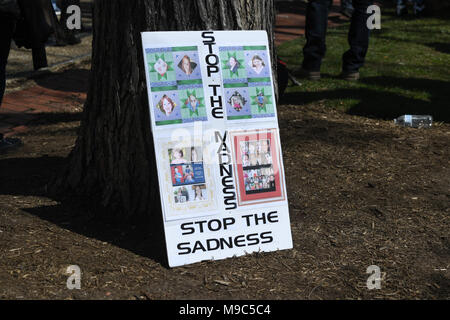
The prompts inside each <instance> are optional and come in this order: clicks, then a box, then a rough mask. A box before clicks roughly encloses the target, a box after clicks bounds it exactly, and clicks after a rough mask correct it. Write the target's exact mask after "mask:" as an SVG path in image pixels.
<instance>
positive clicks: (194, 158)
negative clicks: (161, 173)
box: [168, 147, 205, 186]
mask: <svg viewBox="0 0 450 320" xmlns="http://www.w3.org/2000/svg"><path fill="white" fill-rule="evenodd" d="M168 152H169V161H170V174H171V179H172V185H173V186H180V185H189V184H199V183H205V173H204V170H203V158H202V149H201V148H200V147H190V148H174V149H169V151H168Z"/></svg>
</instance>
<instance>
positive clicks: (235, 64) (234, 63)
mask: <svg viewBox="0 0 450 320" xmlns="http://www.w3.org/2000/svg"><path fill="white" fill-rule="evenodd" d="M240 65H241V64H240V63H239V61H238V60H237V59H236V57H235V56H231V57H230V58H229V59H228V62H227V64H226V66H227V67H228V68H230V71H231V72H233V73H236V72H237V71H238V69H239V67H240Z"/></svg>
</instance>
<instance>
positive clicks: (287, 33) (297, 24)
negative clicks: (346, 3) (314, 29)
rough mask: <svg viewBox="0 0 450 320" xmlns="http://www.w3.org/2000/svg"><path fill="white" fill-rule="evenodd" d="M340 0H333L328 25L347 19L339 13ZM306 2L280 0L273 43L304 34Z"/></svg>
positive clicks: (337, 23) (279, 42) (335, 24)
mask: <svg viewBox="0 0 450 320" xmlns="http://www.w3.org/2000/svg"><path fill="white" fill-rule="evenodd" d="M339 9H340V0H333V5H332V7H331V11H330V14H329V16H328V26H330V27H333V26H337V25H339V24H341V23H343V22H347V21H349V19H348V18H347V17H345V16H343V15H342V14H340V13H339ZM305 13H306V2H304V1H301V0H295V1H281V2H280V3H279V4H278V14H277V17H276V27H275V43H276V44H277V45H280V44H281V43H283V42H285V41H289V40H294V39H297V38H299V37H302V36H303V35H304V34H305Z"/></svg>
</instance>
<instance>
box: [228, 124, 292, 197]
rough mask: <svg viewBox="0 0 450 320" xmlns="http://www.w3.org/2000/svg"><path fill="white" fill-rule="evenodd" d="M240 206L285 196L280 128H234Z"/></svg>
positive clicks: (234, 149) (232, 136)
mask: <svg viewBox="0 0 450 320" xmlns="http://www.w3.org/2000/svg"><path fill="white" fill-rule="evenodd" d="M230 138H231V141H232V150H233V159H234V161H235V163H236V166H235V168H234V170H235V176H236V178H237V179H236V180H237V189H238V205H240V206H242V205H249V204H255V203H267V202H274V201H281V200H284V199H285V196H284V195H285V191H284V183H283V181H284V177H283V172H282V170H281V164H280V152H281V151H280V144H279V142H278V141H279V140H278V139H279V138H278V130H277V129H259V130H242V131H231V132H230Z"/></svg>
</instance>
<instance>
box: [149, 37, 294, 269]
mask: <svg viewBox="0 0 450 320" xmlns="http://www.w3.org/2000/svg"><path fill="white" fill-rule="evenodd" d="M142 46H143V50H144V59H145V72H146V78H147V89H148V99H149V106H150V118H151V119H150V122H151V128H152V132H153V139H154V146H155V154H156V164H157V169H158V181H159V187H160V194H161V204H162V209H163V215H164V217H163V218H164V229H165V237H166V244H167V253H168V259H169V265H170V266H172V267H173V266H180V265H184V264H189V263H194V262H199V261H202V260H210V259H223V258H227V257H232V256H240V255H244V254H247V253H251V252H255V251H274V250H282V249H290V248H292V238H291V230H290V223H289V210H288V202H287V197H286V185H285V177H284V167H283V157H282V153H281V144H280V137H279V129H278V120H277V111H276V105H275V95H274V90H273V83H272V70H271V61H270V54H269V50H268V48H269V46H268V41H267V34H266V32H265V31H198V32H197V31H195V32H144V33H142Z"/></svg>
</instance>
